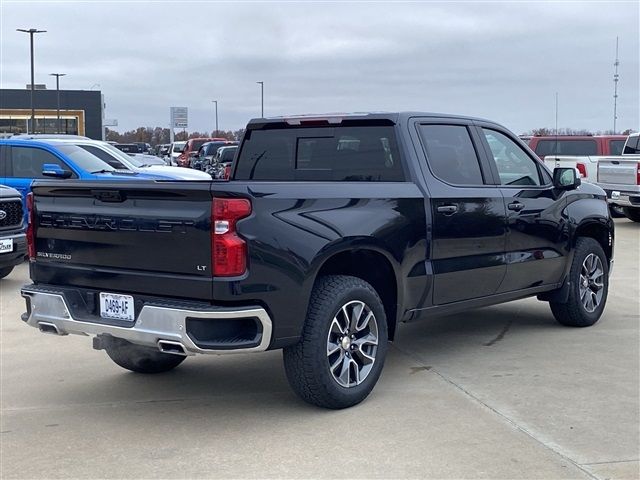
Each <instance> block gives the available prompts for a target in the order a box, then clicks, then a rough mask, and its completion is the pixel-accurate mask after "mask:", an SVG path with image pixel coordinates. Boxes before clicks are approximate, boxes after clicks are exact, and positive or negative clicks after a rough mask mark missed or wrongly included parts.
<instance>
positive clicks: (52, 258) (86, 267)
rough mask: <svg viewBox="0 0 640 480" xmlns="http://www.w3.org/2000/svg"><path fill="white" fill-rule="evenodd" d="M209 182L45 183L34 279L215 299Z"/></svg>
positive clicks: (38, 208)
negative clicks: (212, 273) (212, 272)
mask: <svg viewBox="0 0 640 480" xmlns="http://www.w3.org/2000/svg"><path fill="white" fill-rule="evenodd" d="M210 185H211V184H210V182H148V181H145V182H127V183H126V184H123V182H118V183H115V182H108V183H107V182H84V181H83V182H66V181H65V182H64V185H62V186H61V184H60V183H59V182H58V183H57V184H55V185H54V184H52V183H48V182H42V183H39V184H37V186H35V188H34V204H35V215H36V221H35V225H36V242H35V245H36V261H35V262H33V264H32V278H33V279H34V281H37V282H40V283H48V284H64V285H68V286H79V287H83V286H85V287H92V288H94V287H95V288H108V289H110V290H116V291H118V290H120V291H129V292H134V293H135V292H137V293H142V294H147V295H162V296H172V297H188V298H192V299H206V300H210V299H211V291H212V278H211V193H210Z"/></svg>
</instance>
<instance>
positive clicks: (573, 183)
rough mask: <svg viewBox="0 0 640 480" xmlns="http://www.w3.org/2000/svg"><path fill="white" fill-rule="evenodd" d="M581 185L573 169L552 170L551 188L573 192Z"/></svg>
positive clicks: (559, 168) (560, 168)
mask: <svg viewBox="0 0 640 480" xmlns="http://www.w3.org/2000/svg"><path fill="white" fill-rule="evenodd" d="M581 183H582V182H581V181H580V177H578V173H577V172H576V169H575V168H563V167H558V168H555V169H554V170H553V186H554V187H556V188H558V189H560V190H573V189H574V188H578V187H579V186H580V184H581Z"/></svg>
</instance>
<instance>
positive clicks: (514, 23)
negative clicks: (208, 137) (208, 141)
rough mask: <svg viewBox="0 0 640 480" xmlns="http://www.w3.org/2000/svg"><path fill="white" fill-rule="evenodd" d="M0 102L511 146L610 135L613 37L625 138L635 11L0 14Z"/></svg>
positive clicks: (542, 5) (66, 7) (302, 9)
mask: <svg viewBox="0 0 640 480" xmlns="http://www.w3.org/2000/svg"><path fill="white" fill-rule="evenodd" d="M1 8H2V12H1V13H2V15H1V20H0V27H1V28H2V30H1V32H0V40H1V43H2V46H1V58H0V63H1V65H0V66H1V78H0V83H1V84H2V87H3V88H24V85H25V84H26V83H28V75H29V57H28V55H29V52H28V41H27V37H26V35H24V34H19V33H17V32H15V29H16V28H24V27H38V28H43V29H46V30H48V33H46V34H44V35H41V36H39V37H38V38H37V42H36V68H37V75H36V81H37V82H38V83H44V82H47V83H48V84H49V85H50V86H51V85H53V83H52V80H51V78H50V77H47V76H46V74H47V73H50V72H54V71H62V72H66V73H68V74H69V76H68V77H65V78H64V79H63V87H64V88H77V89H88V88H89V87H90V86H91V85H93V84H95V83H99V84H100V85H101V89H102V91H103V92H104V94H105V97H106V101H107V116H108V117H115V118H117V119H118V120H119V122H120V129H121V130H122V129H129V128H133V127H136V126H139V125H148V126H156V125H166V124H168V107H169V106H172V105H173V106H188V107H189V111H190V130H201V131H202V130H211V129H212V128H213V105H212V104H211V100H213V99H217V100H218V101H219V113H220V127H221V128H224V129H236V128H240V127H241V126H243V125H244V124H245V123H246V121H247V120H248V119H249V118H251V117H254V116H258V115H259V113H260V111H259V107H260V90H259V86H258V85H257V84H256V83H255V82H256V81H258V80H262V81H264V82H265V113H266V114H267V115H283V114H290V113H307V112H328V111H330V112H336V111H365V110H426V111H439V112H447V113H461V114H467V115H475V116H483V117H487V118H491V119H493V120H497V121H499V122H502V123H504V124H505V125H507V126H508V127H510V128H511V129H513V130H514V131H516V132H522V131H525V130H529V129H531V128H534V127H538V126H552V125H553V122H554V94H555V92H556V91H557V92H558V93H559V97H560V125H561V126H566V127H574V128H589V129H593V130H604V129H610V128H611V127H612V108H613V106H612V102H613V99H612V95H613V84H612V74H613V66H612V63H613V55H614V48H615V37H616V35H619V36H620V41H621V48H620V58H621V62H622V63H621V67H620V73H621V81H620V84H619V87H620V92H619V94H620V98H619V122H618V125H619V126H620V127H621V128H634V129H638V126H639V121H640V119H639V102H640V99H639V97H638V92H639V90H640V88H639V78H638V70H639V65H638V58H639V57H640V51H639V44H640V40H639V23H640V22H639V15H640V10H639V8H640V7H639V4H638V3H637V2H627V3H622V2H620V3H615V4H612V3H611V2H607V3H605V2H602V3H600V2H597V3H596V2H593V3H591V2H580V3H577V2H549V3H547V2H531V3H528V2H527V3H524V2H509V3H506V2H505V3H496V2H490V3H482V2H464V3H463V2H460V3H450V2H444V3H433V2H429V3H426V2H425V3H400V2H393V3H392V2H388V3H381V2H350V3H347V2H339V3H338V2H299V3H271V2H251V3H239V2H225V3H222V2H102V1H94V2H75V3H71V2H40V3H36V2H14V3H11V2H6V1H5V2H3V4H2V7H1ZM50 88H51V87H50Z"/></svg>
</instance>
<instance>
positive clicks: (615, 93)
mask: <svg viewBox="0 0 640 480" xmlns="http://www.w3.org/2000/svg"><path fill="white" fill-rule="evenodd" d="M619 65H620V60H618V37H616V61H615V62H613V67H614V71H613V133H614V135H615V133H616V126H617V121H618V81H619V80H620V75H618V66H619Z"/></svg>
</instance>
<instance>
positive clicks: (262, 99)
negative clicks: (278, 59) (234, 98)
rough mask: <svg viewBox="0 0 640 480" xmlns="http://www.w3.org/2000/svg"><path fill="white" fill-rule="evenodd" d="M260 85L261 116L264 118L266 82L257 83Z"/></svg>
mask: <svg viewBox="0 0 640 480" xmlns="http://www.w3.org/2000/svg"><path fill="white" fill-rule="evenodd" d="M256 83H259V84H260V116H261V117H262V118H264V82H256Z"/></svg>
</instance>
